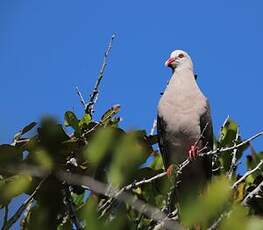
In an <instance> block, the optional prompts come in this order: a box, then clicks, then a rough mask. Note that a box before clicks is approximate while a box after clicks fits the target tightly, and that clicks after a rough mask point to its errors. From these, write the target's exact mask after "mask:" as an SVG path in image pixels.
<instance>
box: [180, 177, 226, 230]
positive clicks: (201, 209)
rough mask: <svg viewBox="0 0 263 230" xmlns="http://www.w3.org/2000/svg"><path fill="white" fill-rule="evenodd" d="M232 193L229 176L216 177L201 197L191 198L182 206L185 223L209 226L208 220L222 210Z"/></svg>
mask: <svg viewBox="0 0 263 230" xmlns="http://www.w3.org/2000/svg"><path fill="white" fill-rule="evenodd" d="M230 194H231V188H230V185H229V181H228V180H227V178H225V177H218V178H215V179H214V181H213V182H212V183H211V184H210V185H209V186H208V188H207V190H206V192H205V193H204V194H202V195H201V197H199V198H198V199H197V200H195V201H194V200H191V201H190V202H188V204H186V205H185V206H184V207H183V208H182V220H183V223H184V224H186V225H188V226H194V225H196V224H201V225H202V226H203V227H204V228H205V227H207V226H206V225H207V223H208V221H209V220H210V219H211V218H213V217H215V216H216V215H217V214H218V213H219V211H222V209H223V207H224V206H225V204H226V202H227V200H228V198H229V197H230Z"/></svg>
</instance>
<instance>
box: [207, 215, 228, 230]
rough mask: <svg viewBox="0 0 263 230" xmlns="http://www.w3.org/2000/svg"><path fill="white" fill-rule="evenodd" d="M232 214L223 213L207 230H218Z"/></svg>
mask: <svg viewBox="0 0 263 230" xmlns="http://www.w3.org/2000/svg"><path fill="white" fill-rule="evenodd" d="M231 212H232V211H229V212H223V213H222V214H221V215H220V216H219V217H218V218H217V219H216V220H215V222H214V223H213V224H212V225H211V226H210V227H209V228H208V229H207V230H216V229H218V226H219V224H220V223H221V222H222V220H223V219H224V218H225V217H227V216H229V215H230V214H231Z"/></svg>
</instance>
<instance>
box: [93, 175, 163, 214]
mask: <svg viewBox="0 0 263 230" xmlns="http://www.w3.org/2000/svg"><path fill="white" fill-rule="evenodd" d="M166 175H167V172H162V173H159V174H157V175H155V176H153V177H151V178H149V179H143V180H141V181H138V182H136V183H131V184H129V185H127V186H125V187H123V188H122V189H120V190H119V191H117V192H116V193H115V194H114V195H113V196H112V197H111V198H110V199H108V200H107V201H106V202H105V203H104V204H103V205H102V206H101V207H99V209H98V211H99V212H101V211H103V212H102V214H101V217H102V216H104V215H105V213H106V212H107V211H108V210H109V209H110V208H111V207H112V204H113V202H114V200H116V199H118V197H119V196H120V195H121V194H122V193H123V192H125V191H129V190H131V189H133V188H137V187H139V186H141V185H144V184H150V183H152V182H153V181H155V180H157V179H160V178H162V177H164V176H166Z"/></svg>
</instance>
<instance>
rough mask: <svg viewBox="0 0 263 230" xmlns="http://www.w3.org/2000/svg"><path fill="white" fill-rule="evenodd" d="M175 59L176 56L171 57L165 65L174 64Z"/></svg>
mask: <svg viewBox="0 0 263 230" xmlns="http://www.w3.org/2000/svg"><path fill="white" fill-rule="evenodd" d="M174 61H175V58H169V59H168V60H167V61H166V62H165V66H168V67H170V66H172V63H173V62H174Z"/></svg>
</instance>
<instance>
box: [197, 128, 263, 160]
mask: <svg viewBox="0 0 263 230" xmlns="http://www.w3.org/2000/svg"><path fill="white" fill-rule="evenodd" d="M262 135H263V131H262V132H259V133H257V134H255V135H254V136H252V137H250V138H248V139H246V140H245V141H243V142H241V143H239V144H238V145H233V146H231V147H226V148H217V149H216V150H213V151H209V152H206V153H200V154H199V156H204V155H213V154H216V155H219V154H220V153H223V152H227V151H231V150H234V149H238V148H240V147H242V146H244V145H246V144H249V142H250V141H252V140H254V139H256V138H258V137H259V136H262Z"/></svg>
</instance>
